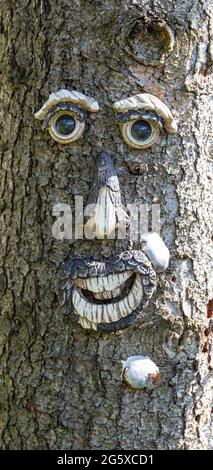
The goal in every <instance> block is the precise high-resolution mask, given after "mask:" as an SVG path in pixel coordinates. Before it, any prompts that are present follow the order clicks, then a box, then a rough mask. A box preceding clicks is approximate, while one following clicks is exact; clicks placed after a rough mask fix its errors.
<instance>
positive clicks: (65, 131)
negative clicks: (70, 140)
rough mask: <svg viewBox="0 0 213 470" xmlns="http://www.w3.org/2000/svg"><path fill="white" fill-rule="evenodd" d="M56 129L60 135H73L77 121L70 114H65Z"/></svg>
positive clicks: (60, 118)
mask: <svg viewBox="0 0 213 470" xmlns="http://www.w3.org/2000/svg"><path fill="white" fill-rule="evenodd" d="M55 128H56V130H57V132H59V134H62V135H69V134H72V132H73V131H74V129H75V119H74V118H73V117H72V116H71V115H70V114H63V115H62V116H59V118H58V119H57V121H56V123H55Z"/></svg>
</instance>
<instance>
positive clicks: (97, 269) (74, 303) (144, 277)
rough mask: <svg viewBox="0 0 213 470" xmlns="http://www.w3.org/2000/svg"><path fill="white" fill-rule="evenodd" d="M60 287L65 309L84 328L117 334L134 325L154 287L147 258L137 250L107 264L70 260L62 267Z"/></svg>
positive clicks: (154, 277) (154, 276)
mask: <svg viewBox="0 0 213 470" xmlns="http://www.w3.org/2000/svg"><path fill="white" fill-rule="evenodd" d="M60 277H61V288H62V290H63V291H64V301H63V302H62V303H65V304H66V306H67V310H68V311H69V312H70V313H71V312H72V311H73V310H74V313H75V315H76V316H77V319H78V322H79V323H80V324H81V326H82V327H83V328H86V329H94V330H98V331H116V330H120V329H123V328H126V327H127V326H129V325H130V324H131V323H133V322H134V321H135V320H136V318H137V317H138V315H139V314H140V313H141V311H142V309H143V308H144V307H145V305H146V304H147V303H148V301H149V299H150V297H151V296H152V294H153V292H154V290H155V287H156V274H155V271H154V270H153V268H152V265H151V262H150V260H149V259H148V258H147V256H146V255H145V254H144V253H142V252H140V251H136V250H132V251H129V252H123V253H121V255H119V256H117V257H114V258H111V259H109V260H107V261H99V260H94V259H91V258H90V259H82V258H81V259H80V258H78V259H74V260H73V259H72V260H68V261H67V262H65V263H64V264H63V265H62V269H61V274H60Z"/></svg>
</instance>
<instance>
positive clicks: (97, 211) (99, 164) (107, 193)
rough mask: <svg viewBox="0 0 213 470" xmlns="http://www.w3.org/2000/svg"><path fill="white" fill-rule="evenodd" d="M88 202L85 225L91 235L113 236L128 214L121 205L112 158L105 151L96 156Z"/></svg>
mask: <svg viewBox="0 0 213 470" xmlns="http://www.w3.org/2000/svg"><path fill="white" fill-rule="evenodd" d="M88 204H91V205H92V206H91V215H90V217H89V220H88V222H87V227H88V228H89V229H90V230H91V231H92V232H93V236H94V237H96V238H99V239H103V238H110V239H113V238H115V235H116V227H118V225H119V224H121V223H122V224H124V223H126V222H127V220H128V216H127V215H126V213H125V212H124V211H123V209H122V206H121V192H120V185H119V180H118V177H117V174H116V171H115V167H114V164H113V160H112V158H111V156H110V155H109V154H108V153H106V152H101V153H100V154H99V155H98V157H97V160H96V165H95V169H94V175H93V180H92V185H91V188H90V195H89V200H88Z"/></svg>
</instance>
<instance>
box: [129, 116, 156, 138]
mask: <svg viewBox="0 0 213 470" xmlns="http://www.w3.org/2000/svg"><path fill="white" fill-rule="evenodd" d="M131 134H132V137H133V138H134V139H135V140H139V141H145V140H148V139H149V137H150V136H151V134H152V128H151V125H150V124H149V122H147V121H144V120H143V119H139V120H138V121H135V122H134V124H133V125H132V127H131Z"/></svg>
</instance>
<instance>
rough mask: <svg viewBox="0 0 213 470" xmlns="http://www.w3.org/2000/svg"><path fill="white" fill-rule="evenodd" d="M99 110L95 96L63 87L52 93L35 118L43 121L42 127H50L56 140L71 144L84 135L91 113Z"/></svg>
mask: <svg viewBox="0 0 213 470" xmlns="http://www.w3.org/2000/svg"><path fill="white" fill-rule="evenodd" d="M98 110H99V105H98V103H97V101H95V100H94V99H93V98H91V97H89V96H86V95H84V94H83V93H80V92H79V91H75V90H71V91H70V90H65V89H61V90H59V91H56V92H55V93H51V95H50V96H49V98H48V100H47V101H46V103H44V105H43V106H42V108H41V109H39V111H37V112H36V113H35V118H36V119H38V120H39V121H43V124H42V129H43V130H45V129H48V131H49V133H50V135H51V137H52V138H53V139H54V140H55V141H56V142H59V143H60V144H70V143H72V142H75V141H76V140H79V139H80V138H81V137H82V136H83V133H84V129H85V123H86V121H87V119H88V115H89V113H96V112H97V111H98Z"/></svg>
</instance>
